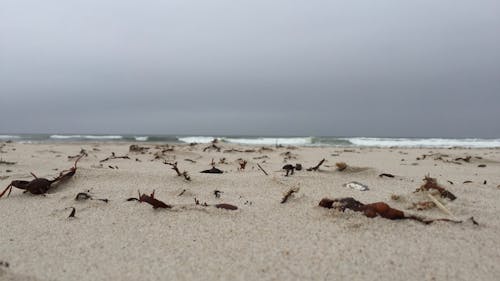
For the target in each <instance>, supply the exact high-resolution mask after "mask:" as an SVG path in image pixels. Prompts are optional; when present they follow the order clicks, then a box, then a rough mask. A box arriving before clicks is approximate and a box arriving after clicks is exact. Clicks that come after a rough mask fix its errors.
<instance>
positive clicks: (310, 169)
mask: <svg viewBox="0 0 500 281" xmlns="http://www.w3.org/2000/svg"><path fill="white" fill-rule="evenodd" d="M324 162H325V158H323V159H322V160H321V161H319V163H318V165H316V166H314V167H311V168H309V169H307V171H317V170H318V169H319V167H320V166H321V165H323V163H324Z"/></svg>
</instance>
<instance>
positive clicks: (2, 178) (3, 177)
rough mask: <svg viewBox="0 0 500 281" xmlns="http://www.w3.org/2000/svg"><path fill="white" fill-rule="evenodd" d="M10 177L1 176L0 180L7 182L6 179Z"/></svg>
mask: <svg viewBox="0 0 500 281" xmlns="http://www.w3.org/2000/svg"><path fill="white" fill-rule="evenodd" d="M8 178H9V176H0V180H5V179H8Z"/></svg>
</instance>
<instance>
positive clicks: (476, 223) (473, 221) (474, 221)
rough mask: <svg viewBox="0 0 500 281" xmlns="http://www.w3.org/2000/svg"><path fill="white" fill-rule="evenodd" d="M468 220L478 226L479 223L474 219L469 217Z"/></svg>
mask: <svg viewBox="0 0 500 281" xmlns="http://www.w3.org/2000/svg"><path fill="white" fill-rule="evenodd" d="M469 220H471V221H472V223H473V224H474V225H479V223H478V222H477V221H476V220H475V219H474V217H470V218H469Z"/></svg>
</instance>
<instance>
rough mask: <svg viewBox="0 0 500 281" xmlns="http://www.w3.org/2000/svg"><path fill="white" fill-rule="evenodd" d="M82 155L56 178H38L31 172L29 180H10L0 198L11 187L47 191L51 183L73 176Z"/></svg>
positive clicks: (10, 189)
mask: <svg viewBox="0 0 500 281" xmlns="http://www.w3.org/2000/svg"><path fill="white" fill-rule="evenodd" d="M83 156H84V155H83V154H82V155H80V157H78V158H77V159H76V160H75V164H74V165H73V167H71V168H70V169H68V170H64V171H62V172H60V173H59V176H57V177H56V178H54V179H52V180H49V179H46V178H39V177H37V176H36V175H35V174H33V173H31V175H32V176H33V177H34V179H33V180H31V181H24V180H14V181H12V182H11V183H10V184H9V185H8V186H7V187H6V188H5V189H4V190H3V191H2V193H0V198H1V197H2V196H3V195H4V194H5V193H6V192H7V190H8V191H9V192H8V193H7V197H8V196H9V195H10V192H11V191H12V187H16V188H19V189H23V190H25V192H30V193H31V194H36V195H38V194H45V193H47V191H48V190H49V189H50V188H51V187H52V184H53V183H55V182H62V181H65V180H67V179H69V178H71V177H73V175H75V173H76V169H77V167H76V164H77V163H78V161H79V160H80V159H81V158H82V157H83Z"/></svg>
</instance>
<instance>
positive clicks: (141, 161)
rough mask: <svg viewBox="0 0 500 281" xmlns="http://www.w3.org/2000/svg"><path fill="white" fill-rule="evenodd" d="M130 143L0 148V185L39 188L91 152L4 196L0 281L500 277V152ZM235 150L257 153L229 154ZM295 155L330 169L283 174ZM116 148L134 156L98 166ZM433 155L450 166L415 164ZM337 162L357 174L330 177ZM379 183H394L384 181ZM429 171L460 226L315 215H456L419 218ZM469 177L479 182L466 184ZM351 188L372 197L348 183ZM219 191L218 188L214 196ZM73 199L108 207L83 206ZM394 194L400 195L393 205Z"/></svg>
mask: <svg viewBox="0 0 500 281" xmlns="http://www.w3.org/2000/svg"><path fill="white" fill-rule="evenodd" d="M129 145H130V144H128V143H63V144H60V143H49V144H47V143H46V144H21V143H8V144H0V146H2V148H1V150H0V151H1V153H0V157H1V158H2V159H3V160H4V161H10V162H16V164H14V165H5V164H0V179H1V180H0V186H2V187H5V186H7V185H8V184H9V183H10V181H12V180H15V179H24V180H29V179H31V178H30V177H31V176H30V174H29V172H34V173H35V174H36V175H37V176H39V177H47V178H52V177H54V176H56V175H57V174H58V173H59V172H60V171H61V170H64V169H68V168H70V167H71V166H72V160H69V159H68V158H67V156H70V155H76V154H78V153H79V152H80V150H81V149H82V148H83V149H85V150H86V151H87V152H88V156H87V157H85V158H83V159H82V160H81V161H80V163H79V167H78V170H77V173H76V175H75V176H74V177H73V178H72V179H70V180H69V181H67V182H64V183H62V184H60V185H56V186H55V187H54V188H53V189H52V190H51V191H50V192H49V193H48V194H47V195H46V196H34V195H31V194H28V193H26V194H23V192H22V190H20V189H17V188H14V189H13V191H12V193H11V195H10V197H3V198H0V220H1V231H0V262H2V261H3V262H8V263H9V267H6V266H1V265H0V280H172V279H174V280H326V279H329V280H342V279H350V280H377V279H381V280H386V279H392V280H476V279H477V280H498V277H499V276H500V235H499V234H498V233H500V212H499V211H500V204H499V202H500V189H499V188H498V185H500V173H499V169H500V150H498V149H408V148H407V149H403V148H394V149H382V148H345V149H344V148H336V147H314V148H311V147H299V148H287V147H283V148H274V147H271V148H272V151H267V150H265V151H259V148H260V147H251V146H237V145H230V144H224V143H222V144H220V146H222V150H221V151H220V152H217V151H212V150H210V151H205V152H204V151H203V148H204V147H205V146H206V145H202V144H200V145H197V146H193V147H191V146H189V145H175V148H174V149H173V151H164V152H163V153H161V152H160V151H162V150H169V149H168V148H167V147H166V146H163V147H158V148H155V145H154V144H140V145H141V146H146V147H149V148H150V149H149V150H148V151H147V152H145V153H144V154H141V153H131V152H129ZM228 149H235V150H241V151H244V150H249V149H251V150H256V151H255V152H239V151H233V152H224V150H228ZM287 151H290V152H291V154H292V157H296V159H291V160H288V162H287V163H292V164H295V163H301V164H302V165H303V166H304V168H307V167H311V166H314V165H316V164H317V163H318V162H319V160H321V159H322V158H326V162H325V163H324V165H323V166H321V167H320V170H319V171H316V172H307V171H304V170H302V171H297V172H296V173H295V174H294V175H292V176H289V177H285V176H284V174H285V173H284V171H283V170H281V167H282V166H283V165H284V157H285V156H283V155H282V154H283V153H285V152H287ZM111 152H115V153H116V155H117V156H122V155H128V156H130V158H131V159H112V160H109V161H106V162H104V163H100V162H99V160H102V159H104V158H106V157H108V156H110V155H111ZM159 152H160V153H159ZM155 153H157V155H158V159H154V158H155ZM433 153H441V154H446V155H448V156H447V157H446V156H445V157H442V158H439V155H433V156H429V157H426V158H425V159H421V160H417V157H419V158H422V155H423V154H433ZM468 155H470V156H473V157H472V158H471V160H470V162H464V161H462V160H459V161H458V162H460V163H461V164H457V163H453V162H457V161H454V160H453V159H455V158H458V157H465V156H468ZM264 156H266V157H268V158H265V157H264ZM223 157H224V158H225V159H226V162H227V164H217V167H218V168H219V169H221V170H223V171H224V172H225V173H224V174H201V173H199V172H200V171H202V170H205V169H208V168H210V162H211V159H212V158H213V159H214V160H215V162H219V159H220V158H223ZM259 157H262V158H260V159H255V158H259ZM477 157H480V158H481V159H479V158H477ZM239 158H242V159H245V160H247V161H248V164H247V166H246V169H245V170H238V167H239V165H238V161H237V159H239ZM136 159H137V160H138V161H136ZM185 159H190V160H193V161H195V163H193V162H191V161H187V160H185ZM441 159H442V160H441ZM163 160H167V161H172V162H174V161H177V162H178V166H179V169H180V170H181V171H184V170H186V171H188V172H189V175H190V176H191V178H192V180H191V181H186V180H185V179H184V178H183V177H178V176H177V175H176V174H175V172H174V171H173V170H172V169H170V166H168V165H165V164H163V163H162V162H163ZM340 161H343V162H346V163H347V164H348V165H349V167H350V168H348V169H347V170H346V171H344V172H338V171H336V170H335V163H336V162H340ZM450 161H451V162H450ZM257 163H260V165H261V166H262V167H263V168H264V169H265V170H266V171H267V172H268V173H269V176H265V175H264V173H263V172H261V171H260V170H259V169H258V168H257V166H256V164H257ZM101 164H102V165H101ZM480 164H486V167H482V168H481V167H478V165H480ZM110 167H112V168H110ZM6 170H11V171H10V172H6ZM380 173H391V174H394V175H396V177H395V178H380V177H378V175H379V174H380ZM427 174H430V175H431V176H432V177H436V178H437V179H438V181H439V183H441V184H442V185H443V186H445V187H446V188H447V189H449V190H450V191H452V192H453V193H454V194H455V195H456V196H457V197H458V198H457V199H456V200H455V201H453V202H450V201H447V200H442V201H443V202H444V203H445V204H446V207H447V208H448V209H449V210H450V211H451V212H452V213H453V215H454V216H455V217H456V218H457V219H460V220H463V223H461V224H453V223H449V222H436V223H433V224H430V225H424V224H421V223H419V222H416V221H407V220H402V221H399V220H398V221H392V220H387V219H384V218H380V217H377V218H373V219H371V218H367V217H365V216H363V215H362V214H361V213H356V212H353V211H346V212H344V213H342V212H340V211H336V210H330V209H324V208H321V207H318V202H319V201H320V200H321V198H323V197H329V198H337V197H346V196H351V197H354V198H356V199H358V200H360V201H362V202H365V203H371V202H376V201H384V202H387V203H388V204H390V205H391V206H392V207H394V208H398V209H400V210H403V211H405V212H408V213H411V214H417V215H420V216H425V217H429V218H450V216H449V215H447V214H445V213H444V212H442V211H441V210H440V209H438V208H432V209H429V210H422V211H418V210H416V209H411V207H412V204H411V202H412V201H415V200H417V201H418V199H419V198H423V197H419V196H420V194H414V193H413V191H415V189H416V188H418V187H419V186H420V185H421V184H422V179H423V178H424V176H425V175H427ZM448 180H449V181H452V182H453V183H454V184H453V185H452V184H451V183H449V182H447V181H448ZM467 180H470V181H472V183H466V184H464V183H463V182H464V181H467ZM485 180H486V184H484V181H485ZM350 181H358V182H360V183H363V184H366V185H367V186H368V187H369V188H370V189H369V190H368V191H358V190H354V189H350V188H348V187H345V186H343V184H345V183H348V182H350ZM294 187H299V188H300V190H299V192H298V193H297V194H295V196H294V197H291V198H290V200H289V201H288V202H286V203H285V204H280V201H281V199H282V197H283V194H284V193H285V192H286V191H287V190H289V189H290V188H294ZM138 190H140V191H141V192H143V193H147V194H149V193H151V192H152V191H153V190H155V191H156V193H155V195H156V198H158V199H160V200H163V201H165V202H166V203H168V204H172V205H174V206H175V207H174V208H173V209H153V208H152V207H151V206H150V205H148V204H147V203H139V202H136V201H130V202H127V201H126V199H127V198H129V197H137V196H138V195H137V191H138ZM214 190H219V191H222V192H223V193H221V196H220V198H216V197H215V196H214ZM79 192H88V193H89V194H91V195H92V196H93V197H94V198H107V199H109V202H108V203H105V202H102V201H99V200H86V201H82V202H77V201H75V200H74V198H75V196H76V194H77V193H79ZM180 193H183V194H182V195H181V196H179V194H180ZM392 195H399V196H400V199H399V200H397V201H396V200H393V199H391V196H392ZM195 197H196V198H197V199H198V200H199V201H200V202H201V203H203V202H206V203H207V204H210V205H212V204H217V203H229V204H233V205H236V206H238V208H239V209H238V210H236V211H228V210H222V209H217V208H215V207H213V206H209V207H203V206H195V205H194V198H195ZM70 207H74V208H76V216H75V218H72V219H68V215H69V214H70V212H71V209H70ZM409 208H410V209H409ZM470 217H474V218H475V220H476V221H477V222H478V223H479V225H475V224H473V223H472V220H470V219H469V218H470ZM28 276H29V277H28ZM28 278H32V279H28Z"/></svg>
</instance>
